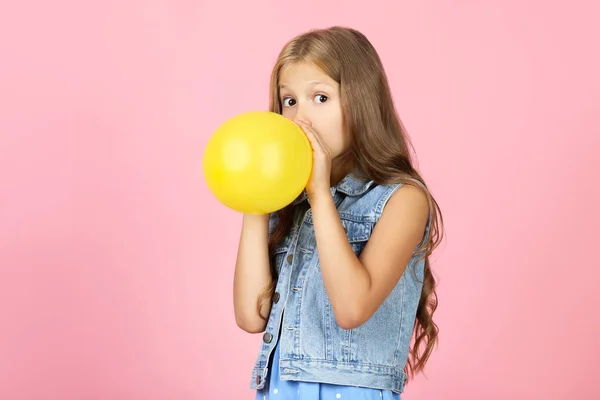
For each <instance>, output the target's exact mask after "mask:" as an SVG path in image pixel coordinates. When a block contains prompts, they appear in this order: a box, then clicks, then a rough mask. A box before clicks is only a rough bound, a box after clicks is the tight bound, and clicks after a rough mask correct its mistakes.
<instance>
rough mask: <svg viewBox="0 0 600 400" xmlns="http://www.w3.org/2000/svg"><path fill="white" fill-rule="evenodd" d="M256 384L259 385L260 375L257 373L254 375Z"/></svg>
mask: <svg viewBox="0 0 600 400" xmlns="http://www.w3.org/2000/svg"><path fill="white" fill-rule="evenodd" d="M256 384H257V385H260V376H259V375H256Z"/></svg>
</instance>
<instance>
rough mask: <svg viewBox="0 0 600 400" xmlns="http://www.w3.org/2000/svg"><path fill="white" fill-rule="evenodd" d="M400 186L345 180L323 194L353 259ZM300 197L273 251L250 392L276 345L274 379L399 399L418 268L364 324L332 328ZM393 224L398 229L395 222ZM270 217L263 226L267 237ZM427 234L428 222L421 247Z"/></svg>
mask: <svg viewBox="0 0 600 400" xmlns="http://www.w3.org/2000/svg"><path fill="white" fill-rule="evenodd" d="M400 186H402V185H401V184H395V185H377V184H375V183H374V182H372V181H363V180H359V179H358V178H357V177H356V175H354V174H349V175H347V176H346V177H345V178H344V179H343V180H342V181H340V183H339V184H337V185H336V186H335V187H332V188H331V194H332V196H333V198H334V201H335V204H336V207H337V210H338V213H339V216H340V219H341V221H342V224H343V226H344V230H345V231H346V233H347V236H348V241H349V242H350V244H351V246H352V249H353V250H354V252H355V254H356V255H357V256H358V255H360V253H361V251H362V250H363V249H364V247H365V246H366V244H367V241H368V240H369V237H370V235H371V232H372V230H373V228H374V226H375V223H377V221H378V220H379V218H380V217H381V214H382V212H383V208H384V206H385V205H386V203H387V201H388V200H389V198H390V196H391V195H392V194H393V193H394V192H395V191H396V190H398V188H399V187H400ZM305 201H307V197H306V194H305V193H303V194H302V195H301V196H299V197H298V199H296V200H295V201H294V204H295V212H294V223H293V226H292V228H291V231H290V233H289V234H288V235H287V236H286V237H285V238H284V239H283V241H282V242H281V243H280V244H279V246H278V247H277V248H276V249H275V252H274V262H275V266H276V268H277V270H278V272H279V277H278V280H277V285H276V287H275V292H274V294H273V298H272V307H271V312H270V315H269V319H268V322H267V326H266V329H265V332H264V334H263V341H262V344H261V348H260V352H259V355H258V358H257V360H256V363H255V365H254V368H253V370H252V381H251V385H250V387H251V389H262V388H263V387H264V384H265V381H266V379H267V373H268V366H269V357H270V355H271V353H272V352H273V349H274V347H275V346H276V345H277V338H278V337H279V338H280V344H279V345H280V346H281V347H280V352H281V360H280V364H279V365H280V373H281V378H282V379H290V380H297V381H312V382H324V383H332V384H338V385H347V386H363V387H370V388H374V389H382V390H392V391H394V392H396V393H402V391H403V389H404V384H405V381H406V374H405V373H404V367H405V364H406V362H407V358H408V350H409V344H410V338H411V335H412V332H413V328H414V322H415V315H416V310H417V305H418V303H419V299H420V296H421V288H422V281H423V269H424V262H423V261H422V260H421V261H418V257H417V254H416V253H415V254H414V255H413V257H412V259H411V261H410V262H409V264H408V266H407V268H406V270H405V272H404V274H403V275H402V277H401V279H400V280H399V281H398V283H397V284H396V286H395V288H394V289H393V290H392V292H391V293H390V295H389V296H388V297H387V298H386V300H385V301H384V302H383V303H382V305H381V306H380V307H379V309H378V310H377V311H376V312H375V313H374V314H373V315H372V316H371V318H370V319H369V320H368V321H367V322H365V323H364V324H362V325H361V326H359V327H357V328H354V329H342V328H340V327H339V326H338V324H337V322H336V320H335V316H334V314H333V309H332V306H331V303H330V301H329V298H328V297H327V293H326V291H325V286H324V284H323V278H322V275H321V268H320V265H319V256H318V254H317V247H316V241H315V234H314V229H313V216H312V212H311V210H310V208H309V207H308V206H309V205H308V204H307V203H305ZM399 223H402V222H401V221H399ZM276 224H277V215H276V214H272V215H271V217H270V220H269V229H270V234H272V232H273V230H274V228H275V226H276ZM428 231H429V223H428V224H427V228H426V230H425V232H424V237H423V240H425V238H426V235H427V233H428Z"/></svg>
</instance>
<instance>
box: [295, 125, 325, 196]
mask: <svg viewBox="0 0 600 400" xmlns="http://www.w3.org/2000/svg"><path fill="white" fill-rule="evenodd" d="M294 122H296V123H297V124H298V125H299V126H300V127H301V128H302V130H303V131H304V133H306V136H307V137H308V140H309V141H310V144H311V146H312V149H313V168H312V172H311V175H310V179H309V180H308V184H307V185H306V194H307V195H308V196H309V197H312V196H313V195H314V194H318V193H327V194H328V195H329V193H330V191H329V188H330V186H331V150H329V147H327V144H326V143H325V141H324V140H323V138H322V137H321V135H320V134H319V133H318V132H317V131H316V130H314V129H313V128H312V126H311V125H310V124H309V123H308V122H306V121H303V120H299V119H294Z"/></svg>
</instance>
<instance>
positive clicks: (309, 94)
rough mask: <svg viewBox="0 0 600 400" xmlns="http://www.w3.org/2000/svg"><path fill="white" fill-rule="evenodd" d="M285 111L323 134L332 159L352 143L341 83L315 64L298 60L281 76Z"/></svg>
mask: <svg viewBox="0 0 600 400" xmlns="http://www.w3.org/2000/svg"><path fill="white" fill-rule="evenodd" d="M279 94H280V98H279V100H280V102H281V113H282V115H283V116H284V117H286V118H289V119H294V118H296V119H300V120H304V121H305V122H307V123H309V124H310V125H312V127H313V128H314V129H315V130H316V131H317V133H319V134H320V135H321V137H322V138H323V140H324V141H325V143H326V144H327V146H328V147H329V149H330V150H331V156H332V158H336V157H338V156H339V155H340V154H342V153H344V152H345V151H346V150H347V149H348V146H349V142H350V140H349V138H348V134H347V133H346V132H345V130H344V122H343V115H342V103H341V99H340V85H339V84H338V83H337V82H336V81H334V80H333V79H331V78H330V77H329V76H328V75H327V74H325V72H323V70H321V69H320V68H318V67H317V66H316V65H314V64H312V63H305V62H302V63H294V64H292V65H289V66H288V67H287V68H284V70H283V71H282V74H281V76H280V79H279Z"/></svg>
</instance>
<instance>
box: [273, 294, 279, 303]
mask: <svg viewBox="0 0 600 400" xmlns="http://www.w3.org/2000/svg"><path fill="white" fill-rule="evenodd" d="M278 301H279V292H275V293H273V303H277V302H278Z"/></svg>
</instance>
